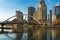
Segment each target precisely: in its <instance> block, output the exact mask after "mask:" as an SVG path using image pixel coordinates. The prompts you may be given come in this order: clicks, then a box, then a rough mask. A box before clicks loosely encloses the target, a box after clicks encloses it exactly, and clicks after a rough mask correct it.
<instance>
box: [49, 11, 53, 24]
mask: <svg viewBox="0 0 60 40" xmlns="http://www.w3.org/2000/svg"><path fill="white" fill-rule="evenodd" d="M48 22H50V23H51V24H52V10H50V14H48Z"/></svg>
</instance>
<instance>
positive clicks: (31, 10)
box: [28, 7, 35, 22]
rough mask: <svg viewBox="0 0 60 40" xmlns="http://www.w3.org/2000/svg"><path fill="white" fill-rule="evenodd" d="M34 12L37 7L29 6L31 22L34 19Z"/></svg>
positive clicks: (29, 20)
mask: <svg viewBox="0 0 60 40" xmlns="http://www.w3.org/2000/svg"><path fill="white" fill-rule="evenodd" d="M34 13H35V8H34V7H28V22H31V21H32V20H33V18H32V17H33V14H34ZM31 16H32V17H31Z"/></svg>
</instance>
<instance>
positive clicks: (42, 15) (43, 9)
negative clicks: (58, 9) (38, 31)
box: [34, 0, 47, 21]
mask: <svg viewBox="0 0 60 40" xmlns="http://www.w3.org/2000/svg"><path fill="white" fill-rule="evenodd" d="M34 17H35V18H36V19H37V20H39V21H47V6H46V4H45V1H44V0H41V1H40V2H39V3H38V10H37V12H35V14H34Z"/></svg>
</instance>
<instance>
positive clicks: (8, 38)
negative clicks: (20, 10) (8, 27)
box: [0, 33, 28, 40]
mask: <svg viewBox="0 0 60 40" xmlns="http://www.w3.org/2000/svg"><path fill="white" fill-rule="evenodd" d="M15 38H16V34H14V33H11V34H0V40H15ZM27 38H28V37H27V33H23V35H22V39H21V40H27Z"/></svg>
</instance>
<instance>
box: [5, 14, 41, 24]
mask: <svg viewBox="0 0 60 40" xmlns="http://www.w3.org/2000/svg"><path fill="white" fill-rule="evenodd" d="M21 15H26V16H29V17H31V18H33V20H35V21H36V22H37V23H38V24H41V22H40V21H38V20H37V19H36V18H35V17H33V16H31V15H28V14H21ZM14 17H16V15H14V16H12V17H9V18H8V19H6V20H5V21H6V22H7V21H8V20H10V19H11V18H14Z"/></svg>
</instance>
